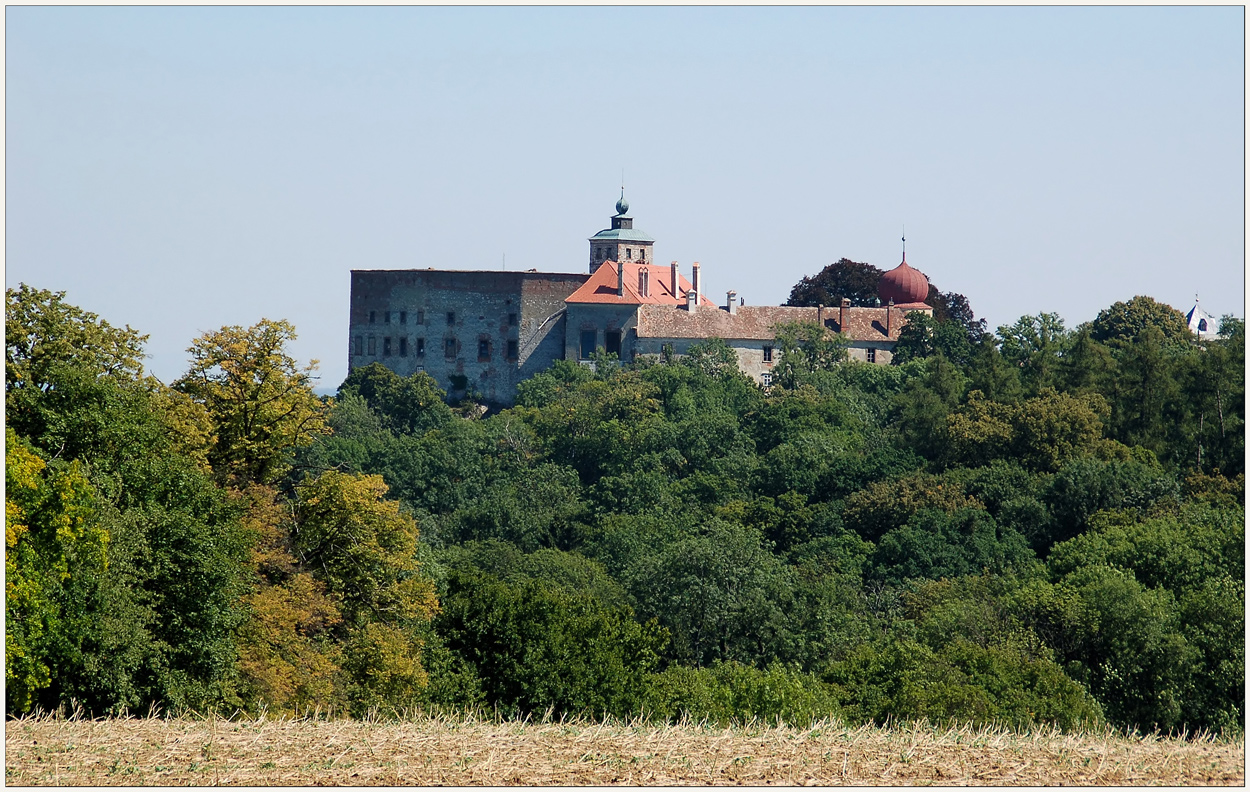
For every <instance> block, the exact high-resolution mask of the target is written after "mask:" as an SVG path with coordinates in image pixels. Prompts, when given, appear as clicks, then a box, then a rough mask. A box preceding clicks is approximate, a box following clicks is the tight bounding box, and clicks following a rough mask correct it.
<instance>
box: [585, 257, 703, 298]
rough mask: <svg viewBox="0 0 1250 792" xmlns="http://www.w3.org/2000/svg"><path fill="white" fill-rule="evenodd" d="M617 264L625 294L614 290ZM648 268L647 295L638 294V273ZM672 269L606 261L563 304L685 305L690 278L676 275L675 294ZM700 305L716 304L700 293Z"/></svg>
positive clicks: (661, 266) (652, 265) (655, 265)
mask: <svg viewBox="0 0 1250 792" xmlns="http://www.w3.org/2000/svg"><path fill="white" fill-rule="evenodd" d="M617 267H624V268H625V293H624V294H623V295H618V294H617V293H616V271H617ZM644 269H645V270H647V274H648V279H649V282H648V288H647V291H648V292H649V294H648V296H646V297H643V296H642V295H641V294H639V293H638V273H639V272H640V271H642V270H644ZM671 280H672V269H671V267H666V266H663V265H660V264H636V263H633V262H629V261H626V262H623V263H620V264H618V263H617V262H615V261H605V262H603V263H602V264H600V265H599V269H597V270H595V273H594V274H593V275H591V276H590V280H588V281H586V282H585V283H583V284H582V285H581V288H579V289H578V290H577V291H575V292H573V293H572V294H570V295H569V296H568V297H566V298H565V300H564V301H565V302H566V303H605V304H608V305H683V306H684V305H685V304H686V292H688V291H690V289H691V288H693V287H692V286H691V285H690V281H688V280H686V278H685V277H684V276H683V275H681V274H680V273H679V274H678V275H677V293H676V294H673V290H672V288H671ZM699 305H702V306H707V307H708V308H715V307H716V304H715V303H713V302H712V301H711V300H709V299H708V298H707V297H705V296H703V295H699Z"/></svg>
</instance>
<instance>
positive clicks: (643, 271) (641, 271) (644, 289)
mask: <svg viewBox="0 0 1250 792" xmlns="http://www.w3.org/2000/svg"><path fill="white" fill-rule="evenodd" d="M650 281H651V273H650V272H648V271H647V268H646V267H639V268H638V294H639V295H641V296H643V297H649V296H650V290H651V288H650V287H651V283H650Z"/></svg>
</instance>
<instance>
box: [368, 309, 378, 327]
mask: <svg viewBox="0 0 1250 792" xmlns="http://www.w3.org/2000/svg"><path fill="white" fill-rule="evenodd" d="M377 320H378V312H377V311H370V312H369V324H373V323H374V322H376V321H377Z"/></svg>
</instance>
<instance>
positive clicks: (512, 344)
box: [508, 338, 517, 360]
mask: <svg viewBox="0 0 1250 792" xmlns="http://www.w3.org/2000/svg"><path fill="white" fill-rule="evenodd" d="M516 359H517V341H516V339H515V338H510V339H508V360H516Z"/></svg>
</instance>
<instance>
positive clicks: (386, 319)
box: [382, 311, 391, 324]
mask: <svg viewBox="0 0 1250 792" xmlns="http://www.w3.org/2000/svg"><path fill="white" fill-rule="evenodd" d="M382 321H383V322H384V323H386V324H390V323H391V312H390V311H387V312H386V313H384V314H382Z"/></svg>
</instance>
